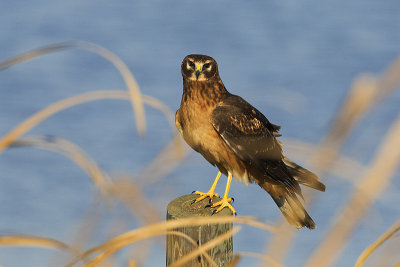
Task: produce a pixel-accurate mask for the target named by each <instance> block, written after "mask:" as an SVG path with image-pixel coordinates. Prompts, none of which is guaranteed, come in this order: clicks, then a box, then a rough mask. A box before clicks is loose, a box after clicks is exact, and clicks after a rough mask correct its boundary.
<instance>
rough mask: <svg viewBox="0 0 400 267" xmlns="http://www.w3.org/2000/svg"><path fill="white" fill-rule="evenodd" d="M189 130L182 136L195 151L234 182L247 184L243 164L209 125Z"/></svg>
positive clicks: (246, 175) (247, 180)
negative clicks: (230, 176)
mask: <svg viewBox="0 0 400 267" xmlns="http://www.w3.org/2000/svg"><path fill="white" fill-rule="evenodd" d="M190 129H191V131H185V130H183V133H182V134H183V138H184V139H185V141H186V142H187V143H188V144H189V145H190V146H191V147H192V148H193V149H194V150H195V151H197V152H199V153H200V154H201V155H202V156H203V157H204V158H205V159H206V160H207V161H208V162H210V163H211V164H212V165H216V166H217V167H218V169H219V170H220V171H221V172H222V173H224V174H226V175H227V174H228V172H229V173H231V174H232V176H233V177H234V178H235V179H236V180H239V181H243V182H245V183H246V184H248V182H249V176H248V173H247V170H246V167H245V163H244V162H243V161H242V160H241V159H239V158H238V157H237V156H236V155H235V154H234V152H233V151H232V150H231V149H230V148H229V147H228V146H227V145H226V144H225V142H224V141H223V139H222V138H221V137H220V136H219V134H218V133H217V132H216V131H215V129H214V127H213V126H212V125H211V124H210V127H204V126H203V127H199V128H194V127H193V128H190Z"/></svg>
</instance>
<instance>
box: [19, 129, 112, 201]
mask: <svg viewBox="0 0 400 267" xmlns="http://www.w3.org/2000/svg"><path fill="white" fill-rule="evenodd" d="M21 146H33V147H37V148H40V149H46V150H50V151H53V152H57V153H60V154H62V155H64V156H66V157H68V158H70V159H71V160H72V161H74V162H75V163H76V164H77V165H78V166H79V167H81V168H82V170H83V171H85V173H86V174H87V175H88V176H89V177H90V178H91V179H92V181H93V183H94V184H95V185H96V186H97V187H98V188H99V189H100V191H101V192H102V194H103V195H104V196H109V193H110V192H109V190H110V188H111V187H112V181H111V179H110V177H109V175H108V174H107V173H106V172H104V171H103V170H101V169H100V167H99V166H98V165H97V163H96V162H95V161H94V160H93V159H92V158H90V157H89V156H88V155H87V154H86V153H85V152H84V151H83V150H82V149H81V148H80V147H79V146H77V145H75V144H74V143H72V142H70V141H68V140H65V139H62V138H59V137H55V136H36V137H31V138H26V139H22V140H21V139H20V140H17V141H15V142H14V143H13V144H12V147H21Z"/></svg>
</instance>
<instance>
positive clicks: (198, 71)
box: [194, 64, 201, 80]
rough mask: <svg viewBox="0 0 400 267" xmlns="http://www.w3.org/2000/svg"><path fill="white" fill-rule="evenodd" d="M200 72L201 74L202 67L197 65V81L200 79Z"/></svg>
mask: <svg viewBox="0 0 400 267" xmlns="http://www.w3.org/2000/svg"><path fill="white" fill-rule="evenodd" d="M200 72H201V65H197V64H196V71H195V72H194V74H196V80H197V79H198V78H199V76H200Z"/></svg>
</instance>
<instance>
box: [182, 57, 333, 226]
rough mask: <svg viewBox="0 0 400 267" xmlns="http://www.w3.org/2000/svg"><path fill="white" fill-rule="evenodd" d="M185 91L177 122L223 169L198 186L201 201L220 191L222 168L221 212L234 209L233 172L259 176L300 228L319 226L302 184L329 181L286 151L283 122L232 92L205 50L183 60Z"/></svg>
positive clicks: (259, 181)
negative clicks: (210, 182) (276, 121)
mask: <svg viewBox="0 0 400 267" xmlns="http://www.w3.org/2000/svg"><path fill="white" fill-rule="evenodd" d="M181 71H182V76H183V95H182V100H181V106H180V108H179V109H178V111H177V112H176V115H175V123H176V127H177V128H178V130H179V132H180V133H181V134H182V136H183V138H184V139H185V141H186V142H187V143H188V144H189V145H190V146H191V147H192V148H193V149H194V150H196V151H197V152H199V153H200V154H201V155H203V157H204V158H205V159H206V160H207V161H208V162H210V163H211V164H212V165H214V166H217V167H218V169H219V172H218V175H217V177H216V178H215V181H214V183H213V185H212V186H211V188H210V190H209V191H208V192H207V193H202V192H199V191H195V193H196V194H199V195H200V197H199V198H197V199H196V202H197V201H200V200H202V199H204V198H206V197H209V198H210V199H211V200H212V198H213V197H214V196H218V195H217V194H216V193H215V192H214V190H215V187H216V185H217V182H218V180H219V177H220V175H221V173H223V174H225V175H227V176H228V181H227V184H226V189H225V194H224V196H223V198H222V200H221V201H218V202H216V203H213V205H212V207H217V206H219V207H218V209H217V210H216V212H219V211H221V210H222V209H223V208H224V207H228V208H230V209H231V210H232V212H233V213H236V212H235V209H234V208H233V207H232V205H231V204H230V202H231V200H232V199H231V198H228V192H229V188H230V184H231V181H232V176H233V177H235V178H236V179H238V180H240V181H244V182H245V183H246V184H247V183H249V182H250V183H252V182H255V183H256V184H258V185H259V186H260V187H262V188H263V189H264V190H265V191H267V192H268V193H269V194H270V195H271V197H272V199H273V200H274V201H275V203H276V204H277V205H278V207H279V208H280V210H281V212H282V213H283V215H284V216H285V217H286V219H287V221H288V222H289V223H290V224H292V225H293V226H295V227H297V228H301V227H303V226H306V227H308V228H310V229H311V228H315V223H314V221H313V220H312V219H311V217H310V216H309V215H308V213H307V211H306V210H305V209H304V207H303V205H302V204H301V203H300V201H299V199H298V198H297V196H300V197H301V198H303V196H302V193H301V189H300V186H299V184H303V185H306V186H309V187H312V188H314V189H317V190H320V191H325V185H324V184H322V183H321V182H319V181H318V177H317V176H316V175H315V174H313V173H312V172H310V171H308V170H306V169H304V168H302V167H301V166H299V165H297V164H296V163H294V162H292V161H290V160H289V159H288V158H287V157H285V156H284V155H283V154H282V144H281V142H279V141H278V140H277V139H276V137H278V136H280V134H279V133H278V132H279V129H280V127H279V126H277V125H274V124H272V123H270V122H269V121H268V119H267V118H266V117H265V116H264V115H263V114H262V113H261V112H259V111H258V110H257V109H256V108H254V107H253V106H252V105H250V104H249V103H247V102H246V101H245V100H244V99H242V98H241V97H239V96H237V95H233V94H231V93H229V92H228V91H227V90H226V88H225V86H224V84H223V83H222V81H221V78H220V77H219V73H218V65H217V62H216V61H215V60H214V59H213V58H212V57H209V56H205V55H188V56H186V57H185V58H184V59H183V62H182V66H181Z"/></svg>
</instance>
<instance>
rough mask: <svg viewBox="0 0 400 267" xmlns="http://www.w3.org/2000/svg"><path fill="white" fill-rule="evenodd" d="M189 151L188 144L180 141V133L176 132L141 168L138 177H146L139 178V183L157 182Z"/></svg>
mask: <svg viewBox="0 0 400 267" xmlns="http://www.w3.org/2000/svg"><path fill="white" fill-rule="evenodd" d="M175 132H176V131H175ZM190 151H191V150H190V149H189V146H188V145H187V144H185V143H183V142H182V137H181V135H180V134H179V133H177V132H176V133H175V134H174V136H173V137H172V139H171V140H170V141H169V143H168V144H167V145H166V146H165V147H164V148H163V149H162V150H161V152H160V153H159V154H158V155H157V156H156V157H155V158H154V159H153V160H152V161H151V162H150V164H148V165H147V166H145V167H144V168H143V170H141V172H140V174H139V177H146V179H141V180H140V181H139V184H140V185H141V186H142V187H145V186H150V185H152V184H154V183H156V182H158V181H159V180H160V179H161V178H163V177H165V175H167V174H168V173H170V172H171V171H172V170H173V169H175V168H176V167H177V166H178V165H179V164H180V163H181V162H182V160H183V159H184V158H185V157H186V156H187V155H188V154H189V152H190Z"/></svg>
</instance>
